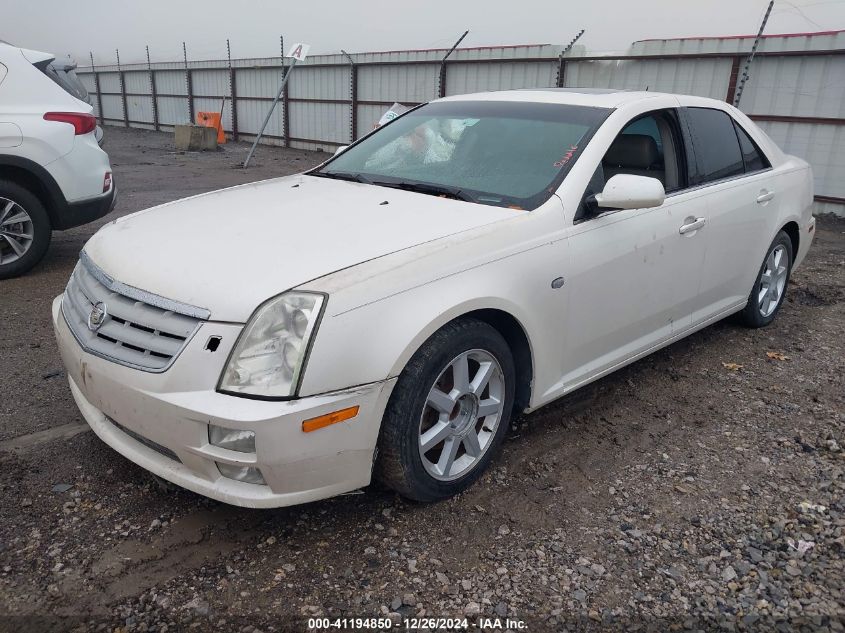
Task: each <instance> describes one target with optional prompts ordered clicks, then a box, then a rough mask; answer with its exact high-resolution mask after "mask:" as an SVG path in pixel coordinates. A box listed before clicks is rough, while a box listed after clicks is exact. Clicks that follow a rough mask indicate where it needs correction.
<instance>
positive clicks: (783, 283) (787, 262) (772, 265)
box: [739, 231, 793, 328]
mask: <svg viewBox="0 0 845 633" xmlns="http://www.w3.org/2000/svg"><path fill="white" fill-rule="evenodd" d="M792 258H793V253H792V240H791V239H789V235H787V234H786V233H785V232H784V231H781V232H780V233H778V234H777V236H776V237H775V240H774V242H772V245H771V246H769V250H768V252H767V253H766V258H765V259H764V260H763V265H762V266H761V267H760V272H759V273H758V274H757V280H756V281H755V282H754V287H753V288H752V289H751V294H750V295H749V297H748V303H747V304H746V306H745V309H744V310H743V311H742V312H740V313H739V320H740V321H741V322H742V323H743V324H744V325H746V326H748V327H752V328H760V327H765V326H767V325H768V324H769V323H771V322H772V321H774V319H775V316H776V315H777V313H778V310H780V306H781V305H782V304H783V300H784V298H785V297H786V287H787V284H788V283H789V274H790V273H791V272H792Z"/></svg>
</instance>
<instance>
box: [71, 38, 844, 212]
mask: <svg viewBox="0 0 845 633" xmlns="http://www.w3.org/2000/svg"><path fill="white" fill-rule="evenodd" d="M751 43H752V38H748V37H731V38H701V39H681V40H646V41H641V42H636V43H635V44H634V45H633V46H632V47H631V49H630V50H629V51H628V52H627V53H626V54H624V55H601V56H591V55H587V54H585V52H584V51H583V49H582V48H581V47H576V48H575V49H574V50H573V51H570V52H569V53H567V54H566V55H564V56H561V54H560V51H561V50H562V47H560V46H552V45H537V46H503V47H489V48H467V49H458V50H456V51H455V52H454V53H453V54H452V55H451V56H450V57H449V59H448V61H446V62H444V61H443V56H444V55H445V54H446V50H445V49H444V50H421V51H394V52H386V53H359V54H353V55H350V56H346V55H316V56H312V57H309V58H308V59H307V60H306V61H305V62H304V63H302V64H299V65H297V69H296V71H295V72H294V73H293V74H292V75H291V79H290V81H289V82H288V84H287V86H286V89H285V91H284V94H283V97H282V100H281V102H280V104H279V107H278V109H277V111H276V112H275V115H274V117H272V118H271V120H270V123H269V125H268V128H267V130H266V137H265V138H266V139H267V142H269V143H275V144H281V145H285V146H291V147H298V148H303V149H322V150H328V151H333V150H334V148H335V147H337V146H338V145H345V144H348V143H349V142H350V141H351V140H353V139H356V138H359V137H360V136H362V135H363V134H365V133H367V132H368V131H369V130H371V129H372V127H373V125H374V124H375V122H376V121H377V120H378V119H379V117H380V116H381V114H382V113H383V112H384V111H385V109H386V108H387V107H388V106H390V105H392V104H393V103H394V102H395V101H398V102H400V103H403V104H405V105H412V104H417V103H421V102H425V101H428V100H431V99H434V98H437V97H439V96H445V95H454V94H462V93H469V92H479V91H487V90H502V89H513V88H529V87H531V88H533V87H548V86H562V87H595V88H620V89H621V88H628V89H649V90H654V91H661V92H676V93H684V94H694V95H702V96H707V97H714V98H717V99H724V100H727V101H732V100H733V96H734V93H735V90H736V84H737V80H738V76H739V73H740V68H741V65H742V64H743V63H744V61H745V59H746V56H747V53H748V51H749V50H750V48H751ZM287 68H288V67H287V66H285V65H283V62H282V60H280V59H278V58H275V59H273V58H267V59H242V60H232V61H231V62H229V61H227V60H223V61H199V62H197V61H195V62H188V63H187V64H185V63H183V62H164V63H156V64H152V65H141V64H134V65H124V66H121V67H118V66H98V67H96V68H95V69H91V68H80V69H79V70H78V71H77V72H78V74H79V76H80V78H81V79H82V80H83V82H84V83H85V84H86V86H87V88H88V90H89V92H90V93H91V95H92V99H93V101H94V107H95V113H96V114H97V116H98V117H99V118H100V121H101V123H103V124H110V125H124V126H127V127H130V126H131V127H141V128H148V129H155V130H169V129H171V128H172V126H173V125H176V124H179V123H188V122H192V121H194V120H195V117H196V113H197V112H200V111H213V112H217V111H221V110H222V113H223V117H222V118H223V126H224V128H225V129H226V130H227V131H228V132H229V134H230V136H231V137H233V138H235V139H241V140H243V139H252V138H254V136H255V134H256V133H257V131H258V128H259V126H260V125H261V121H262V120H263V117H264V115H265V114H266V111H267V108H268V107H269V104H270V102H271V101H272V99H273V97H274V96H275V94H276V92H277V91H278V86H279V82H280V81H281V78H282V77H283V73H284V72H285V71H286V70H287ZM740 107H741V108H742V110H743V111H745V112H746V113H747V114H748V115H749V116H750V117H751V118H752V119H754V120H755V121H757V122H758V123H759V124H760V125H761V126H762V127H763V128H764V129H765V130H766V131H767V132H768V134H769V135H770V136H771V137H772V138H773V139H774V140H775V141H776V142H777V143H778V144H779V145H780V146H781V147H782V148H783V149H784V150H785V151H787V152H789V153H791V154H795V155H798V156H801V157H803V158H805V159H806V160H808V161H809V162H810V163H811V164H812V165H813V169H814V173H815V176H816V194H817V196H816V203H817V212H833V213H837V214H839V215H845V151H843V148H845V138H843V127H845V31H837V32H829V33H816V34H801V35H787V36H769V37H765V38H764V39H763V41H762V42H761V45H760V48H759V49H758V52H757V57H756V58H755V60H754V63H753V66H752V68H751V78H750V80H749V81H748V83H747V84H746V86H745V91H744V93H743V97H742V102H741V103H740Z"/></svg>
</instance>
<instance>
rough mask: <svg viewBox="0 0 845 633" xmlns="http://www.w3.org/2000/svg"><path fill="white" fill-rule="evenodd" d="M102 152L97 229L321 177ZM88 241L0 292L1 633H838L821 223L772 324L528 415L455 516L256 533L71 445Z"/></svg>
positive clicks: (654, 362) (382, 508)
mask: <svg viewBox="0 0 845 633" xmlns="http://www.w3.org/2000/svg"><path fill="white" fill-rule="evenodd" d="M107 138H108V140H107V149H108V150H109V152H110V154H111V156H112V159H113V164H114V167H115V173H116V181H117V183H118V186H119V187H120V191H121V193H120V196H121V198H120V203H119V205H118V207H117V209H116V210H115V212H114V214H113V215H112V216H109V217H108V218H106V220H109V219H111V218H112V217H114V216H115V215H121V214H125V213H129V212H132V211H135V210H138V209H141V208H145V207H147V206H150V205H152V204H156V203H159V202H164V201H166V200H170V199H174V198H178V197H182V196H185V195H190V194H194V193H197V192H200V191H205V190H209V189H214V188H218V187H221V186H226V185H231V184H236V183H240V182H245V181H247V180H255V179H259V178H263V177H269V176H272V175H277V174H286V173H292V172H295V171H299V170H301V169H303V168H305V167H307V166H309V165H312V164H315V163H318V162H320V161H321V159H322V158H324V157H325V155H320V154H315V153H311V152H303V151H294V150H283V149H275V148H261V150H260V152H259V158H258V161H257V163H256V166H255V168H251V169H250V170H249V171H247V172H244V171H243V170H238V169H235V168H234V167H235V166H236V164H237V163H238V162H239V161H242V159H243V157H244V155H245V153H246V150H247V148H246V146H244V145H228V146H227V147H226V149H225V150H222V151H219V152H217V153H216V154H200V155H197V154H179V153H175V152H173V151H172V149H171V146H170V137H169V136H167V135H164V134H155V133H145V132H139V131H133V130H123V129H117V128H109V129H108V130H107ZM95 228H96V227H95V226H89V227H82V228H80V229H77V230H74V231H71V232H68V233H64V234H57V235H56V236H55V240H54V242H55V243H54V244H53V246H52V247H51V250H50V252H49V254H48V257H47V259H46V260H45V262H44V263H43V264H42V265H41V266H39V267H38V268H37V269H36V270H35V271H33V272H32V273H31V274H29V275H28V276H26V277H25V278H23V279H18V280H14V281H7V282H3V283H2V285H0V297H2V301H0V334H1V335H0V352H1V353H2V358H3V382H2V390H3V396H4V397H3V398H2V400H0V630H20V631H31V630H55V631H58V630H68V629H70V630H80V631H82V630H108V631H117V630H119V631H121V632H122V631H160V632H163V631H176V630H187V629H190V630H200V631H202V630H219V631H241V632H243V633H257V632H259V631H265V632H267V631H283V630H303V629H304V628H305V627H306V626H307V618H308V617H314V616H324V617H331V618H334V617H384V618H391V622H396V624H397V625H401V626H402V627H403V628H404V627H405V622H404V620H405V618H408V619H410V618H415V617H421V618H426V617H447V616H449V617H456V618H461V619H464V618H465V622H466V625H467V627H468V628H470V629H472V628H482V629H486V630H494V628H493V627H494V626H495V623H496V622H495V620H485V618H497V617H498V618H501V619H502V620H501V622H502V626H504V624H505V622H504V619H505V618H510V619H511V620H512V621H513V622H511V623H510V625H511V628H513V629H515V630H516V629H518V625H517V624H515V623H514V622H517V623H522V624H523V625H524V626H525V627H527V630H528V631H541V630H562V629H564V628H567V629H569V630H628V629H630V630H660V631H663V630H736V631H744V630H749V631H758V630H759V631H772V630H775V631H790V630H796V631H797V630H801V631H816V630H822V631H826V630H830V631H842V630H843V629H845V625H844V623H845V568H844V567H845V563H843V561H844V560H845V556H843V554H845V476H843V470H845V452H843V446H845V437H843V430H845V354H843V351H845V337H843V330H845V328H843V325H845V275H843V267H845V222H843V221H841V220H834V219H832V218H827V219H821V220H820V222H819V228H818V231H817V237H816V243H815V245H814V247H813V249H812V250H811V252H810V255H809V258H808V260H807V261H806V263H805V264H804V266H803V268H802V269H801V270H799V271H798V272H797V273H796V274H795V276H794V278H793V282H792V283H791V285H790V288H789V292H788V295H787V303H786V304H785V305H784V307H783V310H782V311H781V313H780V315H779V316H778V318H777V320H776V321H775V322H774V324H773V325H772V326H770V327H769V328H766V329H764V330H757V331H751V330H746V329H742V328H739V327H736V326H734V325H732V324H730V323H728V322H723V323H719V324H717V325H714V326H712V327H710V328H707V329H706V330H704V331H702V332H699V333H698V334H695V335H693V336H691V337H689V338H687V339H685V340H683V341H681V342H679V343H676V344H674V345H672V346H671V347H669V348H667V349H665V350H663V351H661V352H658V353H656V354H654V355H652V356H650V357H648V358H646V359H644V360H642V361H640V362H638V363H635V364H633V365H631V366H629V367H628V368H626V369H623V370H621V371H620V372H617V373H616V374H614V375H613V376H610V377H608V378H606V379H604V380H602V381H600V382H599V383H597V384H596V385H594V386H593V387H591V388H588V389H586V390H582V391H583V393H577V394H574V395H573V396H571V397H568V398H566V399H564V400H562V401H560V402H558V403H555V404H552V405H550V406H548V407H546V408H544V409H542V410H540V411H538V412H536V413H534V414H532V415H530V416H525V417H523V418H522V419H521V420H519V421H518V423H517V425H516V426H515V428H514V430H513V432H512V433H511V437H510V439H509V440H508V441H507V442H506V443H505V446H504V450H503V453H502V455H501V456H500V458H499V459H498V460H497V461H496V462H495V463H494V465H493V467H492V468H491V469H490V471H489V472H488V473H487V474H486V475H485V476H484V477H483V478H482V480H481V481H480V482H479V483H478V484H477V485H475V486H474V487H473V488H472V489H471V490H469V491H467V492H466V493H464V494H463V495H461V496H459V497H457V498H455V499H452V500H450V501H447V502H443V503H439V504H435V505H419V504H414V503H409V502H406V501H404V500H402V499H401V498H398V497H397V496H395V495H393V494H390V493H388V492H386V491H383V490H379V489H368V490H366V491H364V492H362V493H360V494H353V495H347V496H342V497H338V498H336V499H332V500H328V501H324V502H319V503H314V504H310V505H308V506H302V507H295V508H288V509H281V510H272V511H270V510H264V511H259V510H244V509H239V508H234V507H230V506H225V505H222V504H218V503H215V502H212V501H209V500H206V499H203V498H201V497H199V496H197V495H194V494H192V493H190V492H187V491H183V490H172V489H163V488H161V487H160V486H159V485H158V484H157V483H156V482H155V481H153V480H152V479H151V478H150V477H149V476H148V475H147V474H146V473H145V471H143V470H142V469H140V468H138V467H136V466H135V465H133V464H132V463H130V462H128V461H127V460H125V459H124V458H122V457H120V456H119V455H118V454H117V453H115V452H114V451H112V450H111V449H109V448H108V447H106V446H105V445H104V444H102V443H101V442H100V441H99V440H98V439H97V438H96V437H95V436H94V435H93V434H92V433H90V432H86V431H85V429H86V428H87V427H86V426H84V425H83V424H81V418H80V416H79V414H78V413H77V411H76V409H75V407H74V405H73V402H72V399H71V397H70V394H69V391H68V387H67V384H66V382H65V379H64V374H63V372H62V370H61V363H60V361H59V358H58V354H57V351H56V347H55V343H54V341H53V338H52V331H51V329H50V323H49V304H50V301H51V299H52V297H54V296H55V295H57V294H59V293H60V292H61V291H62V289H63V286H64V283H65V282H66V280H67V277H68V276H69V274H70V271H71V269H72V267H73V265H74V263H75V260H76V257H77V254H78V251H79V249H80V248H81V246H82V245H83V243H84V241H85V239H86V238H87V237H88V236H89V235H90V234H91V233H92V232H93V230H94V229H95ZM459 623H462V621H461V620H459ZM409 624H415V623H414V622H411V621H409ZM419 624H420V625H425V624H428V623H427V622H425V621H423V622H420V623H419ZM484 625H487V626H484ZM522 630H526V629H522Z"/></svg>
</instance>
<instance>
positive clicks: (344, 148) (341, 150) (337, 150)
mask: <svg viewBox="0 0 845 633" xmlns="http://www.w3.org/2000/svg"><path fill="white" fill-rule="evenodd" d="M347 147H349V145H340V146H338V148H337V149H336V150H335V151H334V155H335V156H337V155H338V154H340V153H341V152H345V151H346V148H347Z"/></svg>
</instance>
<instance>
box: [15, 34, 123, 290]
mask: <svg viewBox="0 0 845 633" xmlns="http://www.w3.org/2000/svg"><path fill="white" fill-rule="evenodd" d="M53 58H54V56H53V55H50V54H49V53H40V52H36V51H30V50H25V49H21V48H17V47H15V46H10V45H9V44H5V43H0V279H7V278H9V277H15V276H17V275H20V274H23V273H25V272H26V271H28V270H29V269H30V268H32V267H33V266H35V264H37V263H38V262H39V261H40V260H41V258H42V257H43V256H44V254H45V253H46V251H47V247H48V246H49V244H50V236H51V231H53V230H64V229H69V228H71V227H74V226H79V225H80V224H85V223H87V222H91V221H92V220H96V219H97V218H100V217H102V216H104V215H105V214H107V213H108V212H109V211H111V209H112V207H113V206H114V201H115V188H114V184H113V182H112V172H111V166H110V165H109V157H108V155H107V154H106V153H105V152H104V151H103V150H102V149H100V147H99V145H98V144H97V140H96V138H95V134H94V132H95V129H96V127H97V121H96V119H95V118H94V116H93V115H92V114H91V110H92V108H91V106H90V105H89V104H87V103H85V102H83V101H80V100H79V99H77V98H75V97H73V96H71V95H70V94H68V93H67V92H65V91H64V90H63V89H62V88H61V87H59V86H58V85H57V84H56V83H55V82H54V81H52V80H51V79H50V78H49V77H48V76H47V75H46V74H45V73H44V72H42V71H43V68H42V66H44V65H45V64H49V63H50V62H51V61H52V60H53Z"/></svg>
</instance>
